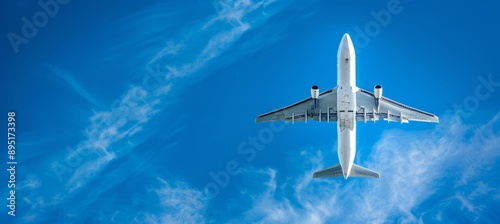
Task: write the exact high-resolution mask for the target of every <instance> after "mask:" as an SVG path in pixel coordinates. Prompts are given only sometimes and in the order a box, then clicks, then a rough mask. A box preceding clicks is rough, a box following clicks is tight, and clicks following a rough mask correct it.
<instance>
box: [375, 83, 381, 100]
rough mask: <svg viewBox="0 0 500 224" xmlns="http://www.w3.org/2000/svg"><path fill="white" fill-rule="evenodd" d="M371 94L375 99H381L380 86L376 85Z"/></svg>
mask: <svg viewBox="0 0 500 224" xmlns="http://www.w3.org/2000/svg"><path fill="white" fill-rule="evenodd" d="M373 94H374V95H375V98H377V99H380V98H382V86H381V85H376V86H375V88H374V90H373Z"/></svg>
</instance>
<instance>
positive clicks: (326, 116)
mask: <svg viewBox="0 0 500 224" xmlns="http://www.w3.org/2000/svg"><path fill="white" fill-rule="evenodd" d="M315 105H316V106H315ZM309 119H313V120H315V121H323V122H329V121H337V88H333V89H329V90H327V91H325V92H322V93H320V94H319V96H318V99H316V100H315V99H313V98H312V97H310V98H307V99H304V100H302V101H299V102H297V103H294V104H292V105H289V106H286V107H283V108H281V109H277V110H274V111H271V112H269V113H265V114H262V115H260V116H258V117H257V118H256V122H266V121H285V122H292V123H293V122H297V121H305V122H307V121H308V120H309Z"/></svg>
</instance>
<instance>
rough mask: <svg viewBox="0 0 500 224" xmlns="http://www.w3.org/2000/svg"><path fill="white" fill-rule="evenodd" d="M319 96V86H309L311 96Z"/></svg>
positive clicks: (315, 97) (316, 97)
mask: <svg viewBox="0 0 500 224" xmlns="http://www.w3.org/2000/svg"><path fill="white" fill-rule="evenodd" d="M318 97H319V87H318V86H316V85H314V86H312V87H311V98H313V99H318Z"/></svg>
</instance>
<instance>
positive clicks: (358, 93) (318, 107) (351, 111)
mask: <svg viewBox="0 0 500 224" xmlns="http://www.w3.org/2000/svg"><path fill="white" fill-rule="evenodd" d="M311 119H312V120H314V121H318V122H337V124H338V125H337V139H338V158H339V161H340V163H339V164H337V165H334V166H331V167H328V168H326V169H324V170H320V171H317V172H315V173H314V174H313V178H327V177H340V176H343V177H344V179H345V180H347V178H348V177H368V178H380V174H379V173H378V172H376V171H373V170H370V169H367V168H364V167H362V166H360V165H357V164H354V156H355V155H356V122H357V121H364V122H365V123H366V122H367V121H373V122H375V121H377V120H380V119H382V120H385V121H388V122H391V121H393V122H401V123H408V122H409V121H422V122H434V123H439V118H438V117H437V116H436V115H434V114H431V113H428V112H425V111H422V110H418V109H415V108H413V107H409V106H406V105H404V104H401V103H398V102H396V101H394V100H391V99H389V98H387V97H384V96H382V86H381V85H378V84H377V85H375V87H374V90H373V93H371V92H369V91H367V90H364V89H361V88H358V87H357V86H356V54H355V52H354V45H353V43H352V40H351V37H350V36H349V34H347V33H346V34H344V36H343V37H342V40H341V41H340V46H339V49H338V53H337V86H336V87H334V88H332V89H329V90H327V91H325V92H322V93H319V87H318V86H316V85H314V86H312V87H311V97H310V98H307V99H304V100H302V101H299V102H297V103H294V104H292V105H289V106H286V107H283V108H281V109H277V110H274V111H271V112H269V113H265V114H262V115H260V116H258V117H257V118H256V122H268V121H285V122H286V123H289V122H291V123H292V124H293V123H294V122H307V121H309V120H311Z"/></svg>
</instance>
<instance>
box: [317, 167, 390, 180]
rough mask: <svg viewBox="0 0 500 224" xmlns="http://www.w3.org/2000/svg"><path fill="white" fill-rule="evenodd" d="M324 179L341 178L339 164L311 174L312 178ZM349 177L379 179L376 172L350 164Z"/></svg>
mask: <svg viewBox="0 0 500 224" xmlns="http://www.w3.org/2000/svg"><path fill="white" fill-rule="evenodd" d="M325 177H343V173H342V167H341V166H340V164H337V165H335V166H331V167H328V168H326V169H324V170H320V171H317V172H315V173H314V174H313V178H325ZM349 177H371V178H380V174H379V173H378V172H375V171H373V170H370V169H367V168H364V167H362V166H359V165H356V164H352V168H351V172H350V173H349Z"/></svg>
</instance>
